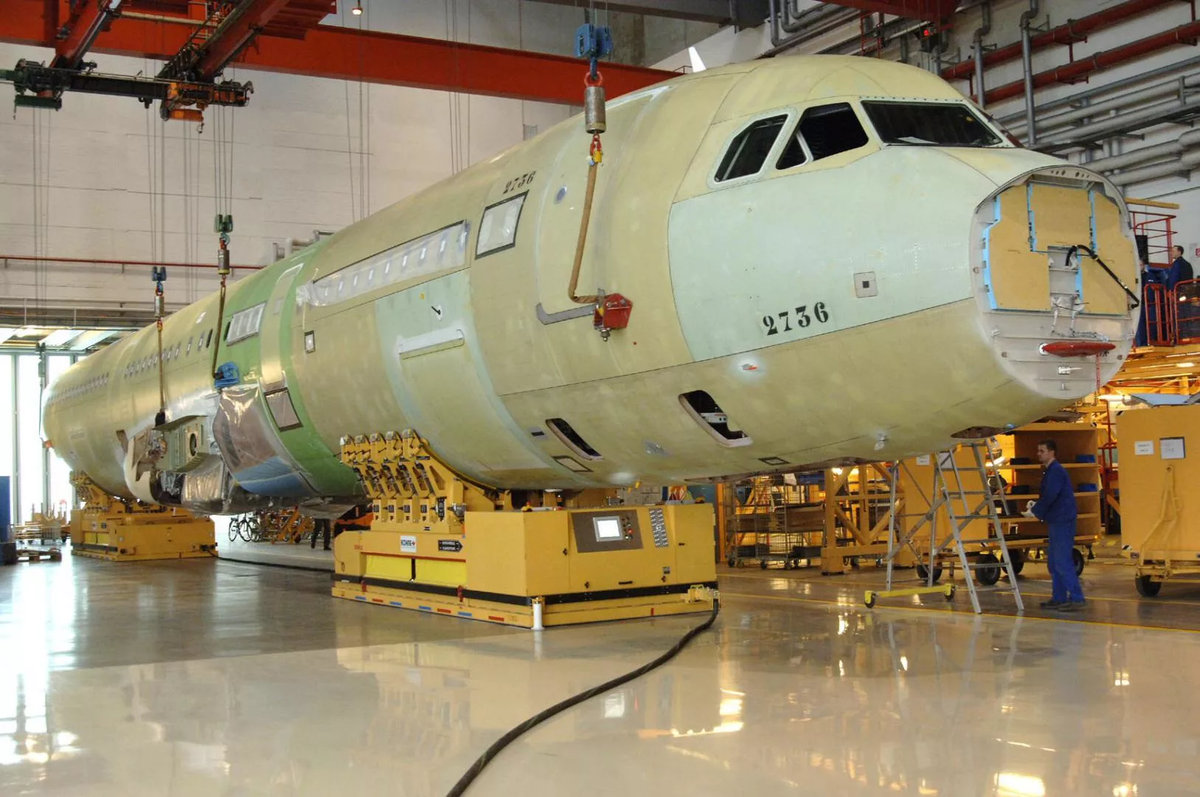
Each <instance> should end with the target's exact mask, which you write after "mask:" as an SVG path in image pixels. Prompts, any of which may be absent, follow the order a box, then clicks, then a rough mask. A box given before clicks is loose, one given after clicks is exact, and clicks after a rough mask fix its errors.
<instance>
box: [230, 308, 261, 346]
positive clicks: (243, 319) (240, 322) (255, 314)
mask: <svg viewBox="0 0 1200 797" xmlns="http://www.w3.org/2000/svg"><path fill="white" fill-rule="evenodd" d="M266 306H267V304H266V302H263V303H262V304H256V305H254V306H253V307H247V308H246V309H245V310H239V311H238V312H236V313H234V314H233V317H232V318H230V319H229V330H228V331H227V332H226V333H225V344H226V345H229V344H231V343H237V342H238V341H239V340H245V339H246V338H250V337H254V336H255V335H257V334H258V329H259V327H261V326H262V317H263V309H264V308H265V307H266Z"/></svg>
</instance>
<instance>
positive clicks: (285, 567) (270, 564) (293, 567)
mask: <svg viewBox="0 0 1200 797" xmlns="http://www.w3.org/2000/svg"><path fill="white" fill-rule="evenodd" d="M208 555H209V556H211V557H212V558H213V559H216V560H218V561H221V562H234V563H236V564H239V565H261V566H262V567H278V568H282V569H283V570H303V571H305V572H306V573H330V574H332V573H333V569H332V568H329V567H308V566H307V565H285V564H283V563H282V562H256V561H254V560H253V559H234V558H233V557H232V556H222V555H221V554H219V553H217V552H216V551H212V550H210V551H209V552H208Z"/></svg>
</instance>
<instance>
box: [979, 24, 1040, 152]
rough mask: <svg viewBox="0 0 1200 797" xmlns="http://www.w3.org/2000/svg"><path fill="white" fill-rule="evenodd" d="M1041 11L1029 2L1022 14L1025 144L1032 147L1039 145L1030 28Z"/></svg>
mask: <svg viewBox="0 0 1200 797" xmlns="http://www.w3.org/2000/svg"><path fill="white" fill-rule="evenodd" d="M1039 10H1040V9H1039V7H1038V0H1029V8H1028V9H1026V10H1025V11H1023V12H1021V66H1022V67H1023V68H1024V70H1025V144H1026V145H1027V146H1030V147H1032V146H1035V145H1036V144H1037V123H1036V122H1035V121H1034V108H1033V46H1032V44H1031V42H1030V38H1031V36H1032V34H1031V33H1030V30H1029V28H1030V26H1031V25H1032V24H1033V18H1034V17H1036V16H1037V15H1038V11H1039ZM980 60H981V61H982V60H983V59H980Z"/></svg>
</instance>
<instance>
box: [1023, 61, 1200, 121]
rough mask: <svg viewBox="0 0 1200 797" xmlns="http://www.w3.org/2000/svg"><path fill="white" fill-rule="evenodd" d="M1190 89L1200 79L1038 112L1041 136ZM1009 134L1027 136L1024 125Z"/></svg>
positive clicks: (1199, 84)
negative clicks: (1050, 111)
mask: <svg viewBox="0 0 1200 797" xmlns="http://www.w3.org/2000/svg"><path fill="white" fill-rule="evenodd" d="M1106 88H1107V87H1106ZM1191 88H1200V75H1188V76H1186V77H1182V78H1177V79H1175V80H1169V81H1167V82H1165V83H1158V84H1155V85H1153V86H1147V87H1146V88H1143V89H1138V90H1136V91H1131V92H1126V93H1124V94H1120V95H1118V96H1116V97H1112V98H1110V99H1107V100H1102V101H1100V102H1096V103H1092V104H1090V105H1081V106H1079V107H1077V108H1074V109H1072V110H1069V111H1065V112H1063V113H1058V114H1055V115H1053V116H1048V115H1046V114H1045V113H1044V112H1042V111H1039V112H1038V117H1037V129H1038V132H1039V133H1045V132H1046V131H1048V130H1050V129H1052V128H1055V127H1063V126H1066V125H1069V124H1072V123H1074V122H1078V121H1081V120H1083V119H1089V118H1095V117H1098V116H1100V115H1102V114H1107V113H1108V112H1110V111H1120V110H1128V109H1130V108H1134V107H1137V106H1139V105H1145V103H1147V102H1149V101H1150V100H1157V99H1161V98H1162V97H1170V96H1172V95H1175V96H1177V97H1183V96H1184V92H1185V91H1186V90H1187V89H1191ZM1008 130H1009V132H1010V133H1013V134H1014V135H1021V134H1023V133H1024V132H1025V122H1024V121H1021V122H1016V123H1013V124H1012V125H1010V126H1009V128H1008Z"/></svg>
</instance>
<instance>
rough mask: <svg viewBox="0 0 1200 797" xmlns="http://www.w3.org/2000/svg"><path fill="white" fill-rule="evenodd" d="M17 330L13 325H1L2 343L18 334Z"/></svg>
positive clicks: (0, 339) (0, 341)
mask: <svg viewBox="0 0 1200 797" xmlns="http://www.w3.org/2000/svg"><path fill="white" fill-rule="evenodd" d="M16 332H17V330H15V329H13V328H12V327H0V343H3V342H4V341H6V340H8V339H9V338H11V337H12V336H13V335H14V334H16Z"/></svg>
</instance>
